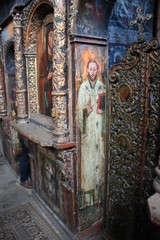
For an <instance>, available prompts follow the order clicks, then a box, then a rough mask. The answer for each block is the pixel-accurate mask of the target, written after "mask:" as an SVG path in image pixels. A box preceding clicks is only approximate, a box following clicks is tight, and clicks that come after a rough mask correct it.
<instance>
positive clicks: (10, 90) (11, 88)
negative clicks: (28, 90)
mask: <svg viewBox="0 0 160 240" xmlns="http://www.w3.org/2000/svg"><path fill="white" fill-rule="evenodd" d="M5 70H6V74H7V77H6V89H7V105H8V113H9V115H12V114H14V115H15V114H16V95H15V57H14V42H13V40H11V41H9V42H8V43H7V44H6V46H5Z"/></svg>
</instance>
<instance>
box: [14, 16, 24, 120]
mask: <svg viewBox="0 0 160 240" xmlns="http://www.w3.org/2000/svg"><path fill="white" fill-rule="evenodd" d="M13 20H14V39H15V41H14V43H15V45H14V47H15V81H16V86H15V92H16V101H17V118H18V121H19V122H23V121H25V119H26V118H27V109H26V86H25V83H24V78H25V75H24V59H23V45H22V14H20V13H15V14H14V15H13Z"/></svg>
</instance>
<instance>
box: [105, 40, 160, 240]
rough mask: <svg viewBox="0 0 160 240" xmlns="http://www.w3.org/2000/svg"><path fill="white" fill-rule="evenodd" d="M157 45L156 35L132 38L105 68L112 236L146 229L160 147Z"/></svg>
mask: <svg viewBox="0 0 160 240" xmlns="http://www.w3.org/2000/svg"><path fill="white" fill-rule="evenodd" d="M158 49H159V43H158V40H156V39H155V40H152V41H150V42H149V43H148V44H146V43H137V44H133V45H132V46H131V47H130V48H129V49H128V51H127V54H126V56H125V58H124V60H123V61H122V62H121V63H120V64H116V65H114V66H113V67H112V68H111V69H110V71H109V73H108V79H109V89H110V94H109V96H108V100H109V101H110V104H109V105H110V109H109V111H108V115H107V118H108V119H109V121H108V122H109V123H110V124H109V125H108V127H107V129H108V133H109V134H108V139H107V146H108V148H107V158H108V176H107V183H108V184H107V185H108V188H107V204H106V206H107V211H106V229H107V232H108V233H109V235H113V236H114V237H117V239H123V240H125V239H126V240H127V239H130V240H131V239H139V237H140V234H141V233H142V234H143V236H144V235H145V234H147V231H148V229H147V227H146V226H147V223H146V220H147V208H146V205H147V204H146V199H147V198H148V197H149V196H150V195H151V194H152V191H153V188H152V184H153V179H154V169H155V167H156V166H157V162H158V160H157V159H158V154H159V150H160V146H159V143H158V141H159V114H160V58H159V50H158ZM140 239H143V238H140ZM146 239H147V238H146Z"/></svg>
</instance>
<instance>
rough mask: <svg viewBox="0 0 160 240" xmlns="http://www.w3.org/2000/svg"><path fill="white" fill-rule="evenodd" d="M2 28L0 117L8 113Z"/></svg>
mask: <svg viewBox="0 0 160 240" xmlns="http://www.w3.org/2000/svg"><path fill="white" fill-rule="evenodd" d="M1 30H2V29H1V28H0V118H1V117H4V116H6V115H7V103H6V93H5V85H4V68H3V64H2V36H1Z"/></svg>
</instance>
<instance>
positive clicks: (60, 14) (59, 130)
mask: <svg viewBox="0 0 160 240" xmlns="http://www.w3.org/2000/svg"><path fill="white" fill-rule="evenodd" d="M54 35H55V36H56V37H55V42H54V50H53V69H54V73H53V78H52V86H53V91H52V96H53V98H52V99H53V101H52V102H53V109H52V116H53V119H54V130H53V134H54V135H55V141H57V142H59V143H63V142H66V141H68V138H67V134H68V131H67V129H68V121H67V119H68V116H67V106H68V99H67V90H66V89H67V83H66V71H67V65H66V48H67V46H66V5H65V2H64V1H60V2H55V6H54Z"/></svg>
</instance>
